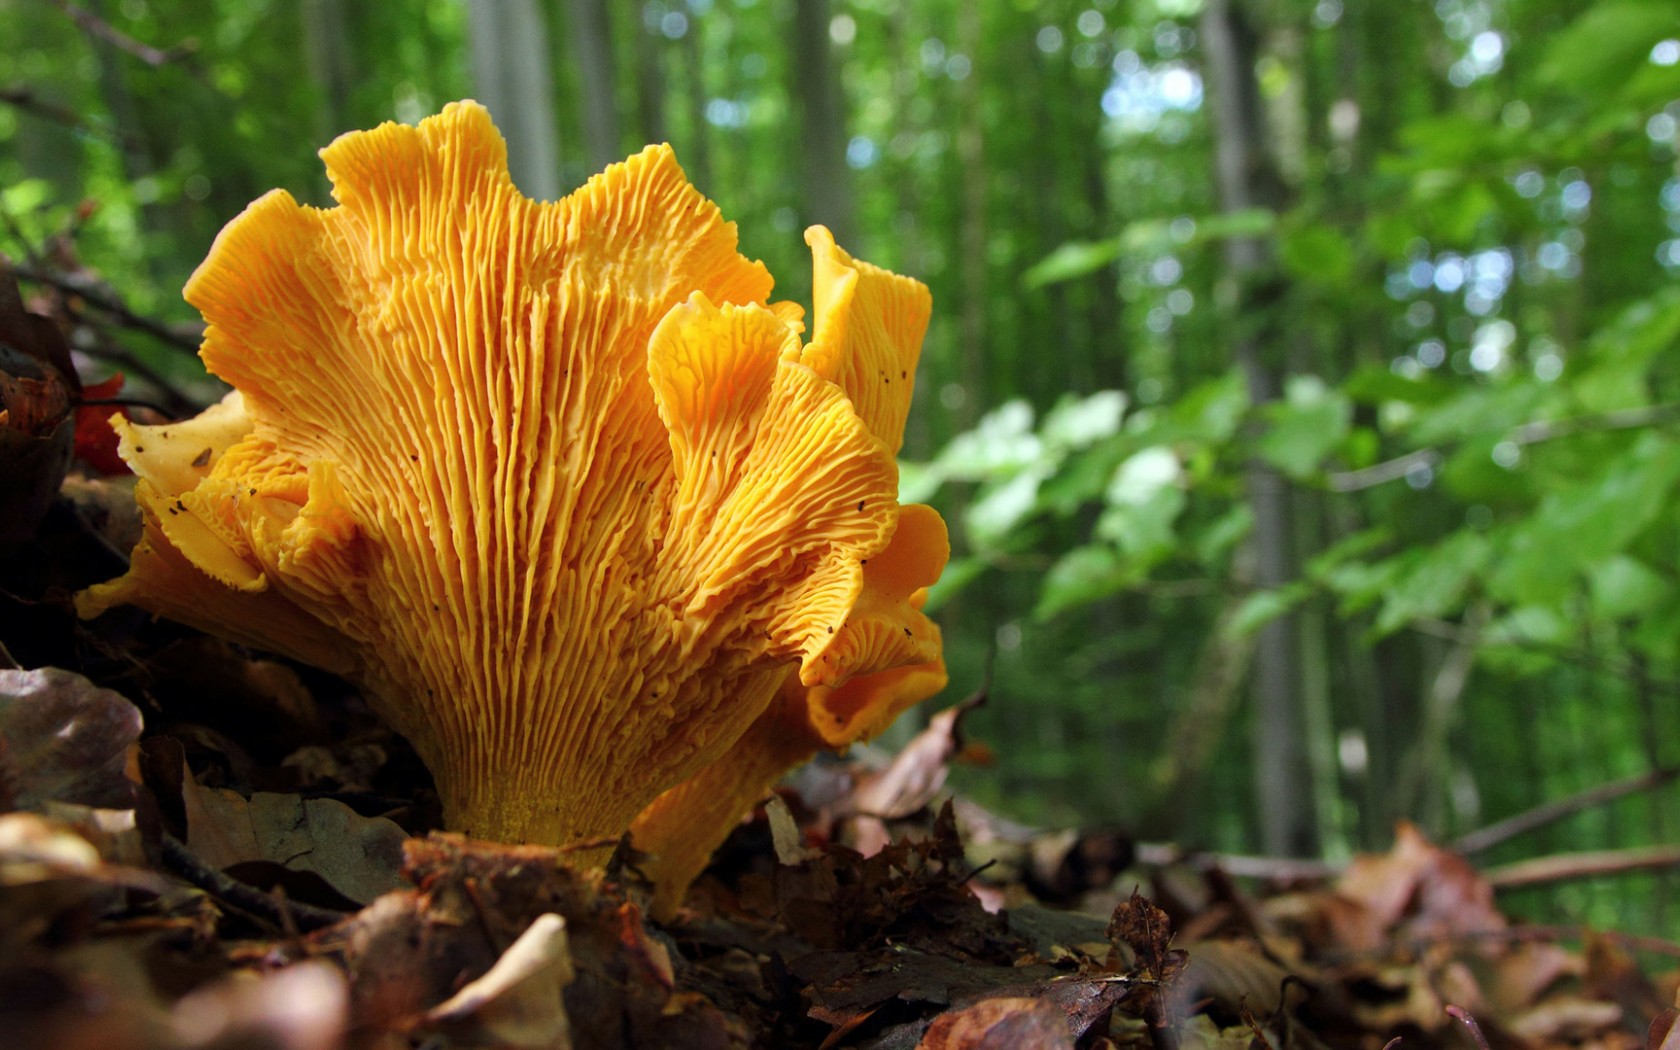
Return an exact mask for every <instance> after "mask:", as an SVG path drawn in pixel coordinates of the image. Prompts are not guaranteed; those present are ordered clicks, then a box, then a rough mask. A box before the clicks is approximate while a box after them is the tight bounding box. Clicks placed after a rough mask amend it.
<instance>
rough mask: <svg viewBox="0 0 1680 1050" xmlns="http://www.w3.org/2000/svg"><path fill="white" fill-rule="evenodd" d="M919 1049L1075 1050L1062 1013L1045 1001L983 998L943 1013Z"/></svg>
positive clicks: (930, 1027) (1017, 998) (923, 1037)
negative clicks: (962, 1007) (961, 1007)
mask: <svg viewBox="0 0 1680 1050" xmlns="http://www.w3.org/2000/svg"><path fill="white" fill-rule="evenodd" d="M917 1050H1073V1036H1072V1035H1070V1034H1069V1033H1068V1026H1067V1019H1066V1018H1065V1017H1064V1016H1063V1014H1062V1011H1061V1010H1058V1009H1057V1008H1056V1007H1054V1006H1052V1005H1051V1004H1049V1003H1047V1002H1045V1001H1044V1000H1042V999H1028V998H1021V997H1003V998H997V999H982V1000H980V1001H979V1002H977V1003H975V1004H974V1005H973V1006H970V1007H968V1008H966V1009H963V1010H952V1011H949V1012H947V1013H943V1014H940V1015H939V1016H938V1017H935V1018H934V1019H933V1023H932V1024H930V1025H928V1029H927V1034H926V1035H924V1036H922V1041H921V1042H920V1043H918V1044H917Z"/></svg>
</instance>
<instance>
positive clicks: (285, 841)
mask: <svg viewBox="0 0 1680 1050" xmlns="http://www.w3.org/2000/svg"><path fill="white" fill-rule="evenodd" d="M181 797H182V801H183V802H184V803H185V805H186V811H187V848H188V849H190V850H191V851H192V852H193V853H194V854H195V855H196V856H197V857H198V858H199V859H201V860H202V861H204V863H206V864H207V865H209V866H210V867H212V868H216V869H218V870H223V871H225V870H227V869H228V868H231V867H233V866H235V865H237V864H242V863H246V862H249V861H268V862H270V863H274V864H280V865H283V866H284V867H286V868H288V869H290V870H292V871H303V872H310V873H313V874H315V875H319V876H320V877H321V878H323V879H325V880H326V881H327V883H328V884H329V885H330V886H332V888H333V889H335V890H337V891H338V892H339V893H341V894H343V895H344V896H346V897H348V898H349V899H351V900H353V901H356V902H357V903H360V904H366V903H368V902H370V901H372V900H373V899H374V898H376V897H378V896H379V895H380V894H382V893H388V892H390V891H391V890H395V889H400V888H401V887H402V886H404V885H406V884H405V883H404V881H403V879H402V875H401V871H402V861H403V852H402V849H403V843H404V842H405V841H406V840H407V838H408V835H407V833H405V832H404V831H403V830H402V828H400V827H398V826H397V825H396V824H394V823H392V822H391V821H389V820H386V819H385V818H383V817H364V816H362V815H361V814H359V813H357V812H356V811H355V810H353V809H351V808H350V807H349V806H346V805H345V804H344V803H342V802H339V801H338V800H336V799H330V798H311V799H305V798H302V797H300V796H298V795H290V794H276V793H274V792H267V791H259V792H257V793H256V794H254V795H252V796H251V797H250V798H249V799H247V798H245V797H244V796H242V795H240V794H239V793H238V792H236V791H229V790H226V789H222V788H206V787H201V786H200V785H198V784H196V783H195V782H193V780H192V778H191V777H190V776H187V777H185V778H184V779H183V782H182V791H181Z"/></svg>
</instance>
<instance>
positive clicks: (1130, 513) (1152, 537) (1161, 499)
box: [1095, 485, 1188, 567]
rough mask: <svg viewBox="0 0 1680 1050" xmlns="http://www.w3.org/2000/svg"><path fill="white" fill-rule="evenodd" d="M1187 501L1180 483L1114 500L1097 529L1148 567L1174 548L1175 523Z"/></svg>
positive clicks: (1101, 518) (1175, 537) (1103, 514)
mask: <svg viewBox="0 0 1680 1050" xmlns="http://www.w3.org/2000/svg"><path fill="white" fill-rule="evenodd" d="M1187 502H1188V498H1187V497H1186V496H1185V494H1184V490H1183V489H1181V488H1179V487H1178V486H1176V485H1167V486H1164V487H1161V488H1157V489H1155V490H1154V491H1153V492H1152V493H1151V494H1150V495H1149V496H1148V498H1146V499H1139V500H1136V501H1131V502H1118V503H1113V504H1112V505H1111V506H1109V507H1108V509H1106V510H1104V511H1103V512H1102V515H1101V516H1100V517H1098V518H1097V524H1096V530H1095V531H1096V534H1097V536H1098V537H1099V538H1101V539H1105V540H1111V541H1113V542H1114V543H1116V544H1118V545H1119V547H1120V549H1121V550H1123V551H1125V552H1126V553H1127V554H1129V555H1131V556H1132V557H1133V558H1135V559H1137V560H1138V561H1139V562H1141V563H1142V564H1143V565H1144V566H1145V567H1148V566H1151V565H1154V564H1155V563H1157V562H1159V561H1161V560H1162V559H1163V558H1165V557H1166V556H1167V555H1168V554H1170V553H1171V552H1172V551H1173V549H1174V547H1175V546H1176V539H1177V536H1176V533H1175V531H1174V526H1175V525H1176V524H1177V522H1178V516H1179V515H1180V514H1182V513H1183V512H1184V507H1185V504H1186V503H1187Z"/></svg>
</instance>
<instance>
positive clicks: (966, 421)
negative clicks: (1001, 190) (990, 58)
mask: <svg viewBox="0 0 1680 1050" xmlns="http://www.w3.org/2000/svg"><path fill="white" fill-rule="evenodd" d="M980 38H981V32H980V4H979V0H963V2H962V4H961V5H960V6H959V8H958V10H957V46H958V49H959V50H960V51H961V52H962V53H963V54H965V55H967V56H968V59H969V63H970V65H969V73H968V76H966V77H964V78H963V79H962V80H961V81H960V82H959V83H958V84H957V111H958V112H957V166H958V170H959V172H960V173H961V180H960V181H961V189H960V191H959V192H960V193H961V194H962V204H961V213H960V218H959V220H958V223H959V225H958V230H957V244H958V250H959V252H960V255H961V258H960V259H959V261H958V264H957V265H958V274H959V277H960V280H961V287H962V302H961V305H960V307H959V310H960V313H959V314H958V318H957V327H958V339H959V340H961V351H960V352H961V355H962V378H963V385H964V386H965V387H966V388H967V389H968V397H967V398H966V399H965V400H964V402H963V408H962V411H961V422H962V425H963V427H964V428H965V429H966V428H968V427H970V426H973V425H974V422H975V420H976V419H977V418H978V416H979V409H980V406H982V405H985V404H989V403H990V394H991V391H990V390H989V389H988V387H989V386H990V384H989V383H988V382H987V379H988V376H987V374H986V304H987V301H988V299H987V295H986V139H985V130H984V129H985V117H984V114H982V113H981V111H980V77H981V75H982V71H981V68H980V62H979V58H980Z"/></svg>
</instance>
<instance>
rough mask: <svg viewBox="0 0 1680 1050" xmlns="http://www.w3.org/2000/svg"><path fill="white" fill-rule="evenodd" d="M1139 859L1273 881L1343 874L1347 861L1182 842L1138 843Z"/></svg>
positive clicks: (1150, 863)
mask: <svg viewBox="0 0 1680 1050" xmlns="http://www.w3.org/2000/svg"><path fill="white" fill-rule="evenodd" d="M1137 859H1138V863H1140V864H1146V865H1150V866H1152V867H1167V866H1168V865H1172V864H1181V863H1188V864H1191V865H1194V866H1195V867H1198V868H1218V869H1219V870H1220V871H1223V872H1224V873H1225V874H1227V875H1234V876H1236V877H1238V878H1245V879H1267V880H1270V881H1273V882H1303V881H1309V880H1314V879H1327V878H1330V877H1332V876H1334V875H1337V874H1340V873H1341V871H1342V868H1343V865H1341V864H1337V863H1335V862H1333V861H1328V860H1318V859H1315V858H1304V857H1257V856H1252V855H1248V854H1240V853H1197V852H1193V851H1190V852H1187V851H1185V850H1184V849H1181V848H1180V847H1178V846H1175V845H1172V844H1170V843H1161V842H1140V843H1138V844H1137Z"/></svg>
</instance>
